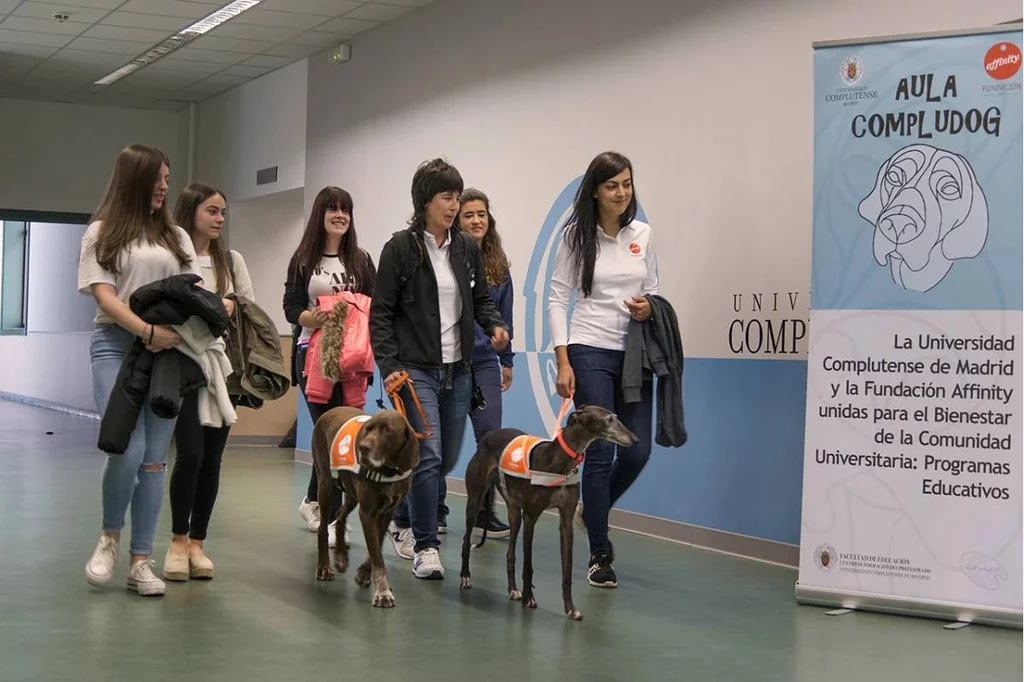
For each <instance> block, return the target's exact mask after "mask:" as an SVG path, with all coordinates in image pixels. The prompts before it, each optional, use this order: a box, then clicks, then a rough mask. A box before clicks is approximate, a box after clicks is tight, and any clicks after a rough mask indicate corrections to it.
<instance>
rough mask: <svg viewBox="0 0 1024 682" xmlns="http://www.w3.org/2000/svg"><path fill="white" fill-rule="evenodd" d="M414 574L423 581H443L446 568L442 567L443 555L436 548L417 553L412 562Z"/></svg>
mask: <svg viewBox="0 0 1024 682" xmlns="http://www.w3.org/2000/svg"><path fill="white" fill-rule="evenodd" d="M412 574H413V575H414V576H416V577H417V578H422V579H423V580H443V579H444V566H442V565H441V553H440V552H438V551H437V548H436V547H428V548H427V549H424V550H420V551H419V552H416V558H415V559H414V560H413V562H412Z"/></svg>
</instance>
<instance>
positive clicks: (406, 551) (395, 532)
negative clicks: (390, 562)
mask: <svg viewBox="0 0 1024 682" xmlns="http://www.w3.org/2000/svg"><path fill="white" fill-rule="evenodd" d="M388 537H389V538H391V544H393V545H394V546H395V553H396V554H397V555H398V556H400V557H402V558H403V559H409V560H412V559H413V557H415V556H416V552H415V547H416V538H414V537H413V535H412V528H399V527H398V525H397V524H396V523H395V522H394V521H392V522H391V523H389V524H388Z"/></svg>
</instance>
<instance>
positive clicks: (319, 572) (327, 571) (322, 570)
mask: <svg viewBox="0 0 1024 682" xmlns="http://www.w3.org/2000/svg"><path fill="white" fill-rule="evenodd" d="M316 579H317V580H334V571H333V570H331V567H330V566H317V567H316Z"/></svg>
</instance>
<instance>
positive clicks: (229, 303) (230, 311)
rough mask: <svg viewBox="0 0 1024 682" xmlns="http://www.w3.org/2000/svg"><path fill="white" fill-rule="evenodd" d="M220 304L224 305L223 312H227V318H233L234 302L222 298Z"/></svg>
mask: <svg viewBox="0 0 1024 682" xmlns="http://www.w3.org/2000/svg"><path fill="white" fill-rule="evenodd" d="M221 302H222V303H223V304H224V310H226V311H228V317H234V316H235V302H234V301H232V300H231V299H230V298H222V299H221Z"/></svg>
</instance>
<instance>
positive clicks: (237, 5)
mask: <svg viewBox="0 0 1024 682" xmlns="http://www.w3.org/2000/svg"><path fill="white" fill-rule="evenodd" d="M260 2H262V0H235V2H232V3H231V4H229V5H224V6H223V7H221V8H220V9H219V10H217V11H216V12H214V13H213V14H211V15H210V16H208V17H205V18H203V19H200V20H199V21H197V22H196V23H194V24H192V25H191V26H189V27H188V28H186V29H185V30H184V31H182V33H195V34H196V35H203V34H204V33H206V32H207V31H209V30H211V29H214V28H217V27H218V26H220V25H221V24H223V23H224V22H225V21H227V20H228V19H234V18H235V17H237V16H238V15H239V14H241V13H242V12H244V11H245V10H247V9H250V8H252V7H254V6H256V5H258V4H260Z"/></svg>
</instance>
